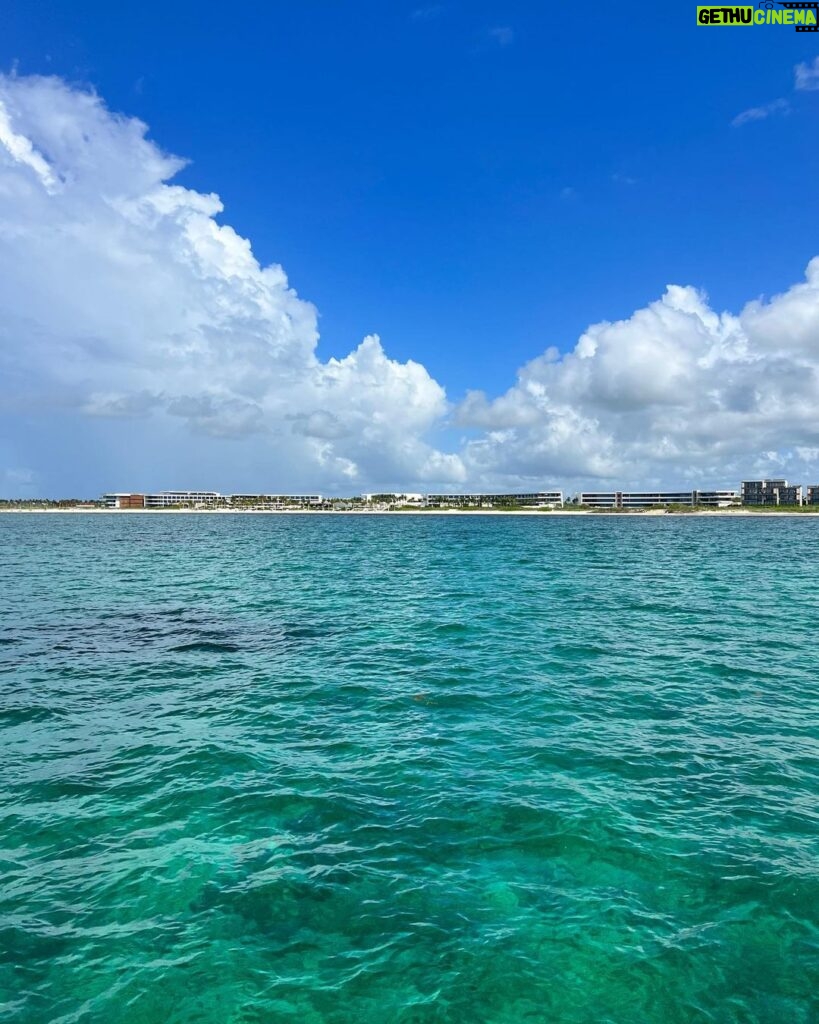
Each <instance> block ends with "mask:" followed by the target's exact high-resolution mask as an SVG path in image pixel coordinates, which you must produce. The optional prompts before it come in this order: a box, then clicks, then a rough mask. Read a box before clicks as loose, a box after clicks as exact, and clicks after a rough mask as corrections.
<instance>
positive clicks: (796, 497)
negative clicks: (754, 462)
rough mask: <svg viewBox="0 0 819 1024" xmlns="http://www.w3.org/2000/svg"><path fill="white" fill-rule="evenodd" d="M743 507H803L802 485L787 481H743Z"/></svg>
mask: <svg viewBox="0 0 819 1024" xmlns="http://www.w3.org/2000/svg"><path fill="white" fill-rule="evenodd" d="M742 504H743V505H801V504H802V486H801V484H789V483H788V481H787V480H743V481H742Z"/></svg>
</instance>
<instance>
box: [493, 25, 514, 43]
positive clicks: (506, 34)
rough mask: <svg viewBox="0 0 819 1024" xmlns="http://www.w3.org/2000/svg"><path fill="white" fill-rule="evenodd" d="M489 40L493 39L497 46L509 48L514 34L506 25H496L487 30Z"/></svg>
mask: <svg viewBox="0 0 819 1024" xmlns="http://www.w3.org/2000/svg"><path fill="white" fill-rule="evenodd" d="M489 38H490V39H493V40H494V41H495V42H496V43H497V44H498V46H509V45H510V43H512V42H514V39H515V33H514V32H513V31H512V29H511V28H509V26H508V25H496V26H495V28H490V29H489Z"/></svg>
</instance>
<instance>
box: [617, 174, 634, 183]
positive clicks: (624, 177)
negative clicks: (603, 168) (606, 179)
mask: <svg viewBox="0 0 819 1024" xmlns="http://www.w3.org/2000/svg"><path fill="white" fill-rule="evenodd" d="M611 180H612V181H613V182H614V183H615V185H636V184H637V179H636V178H632V177H630V176H629V175H628V174H612V176H611Z"/></svg>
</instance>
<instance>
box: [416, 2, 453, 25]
mask: <svg viewBox="0 0 819 1024" xmlns="http://www.w3.org/2000/svg"><path fill="white" fill-rule="evenodd" d="M444 10H445V8H444V5H443V4H426V5H425V6H424V7H416V8H415V10H414V11H413V12H412V14H411V15H410V17H411V18H412V20H413V21H432V20H433V19H434V18H440V16H441V15H442V14H443V13H444Z"/></svg>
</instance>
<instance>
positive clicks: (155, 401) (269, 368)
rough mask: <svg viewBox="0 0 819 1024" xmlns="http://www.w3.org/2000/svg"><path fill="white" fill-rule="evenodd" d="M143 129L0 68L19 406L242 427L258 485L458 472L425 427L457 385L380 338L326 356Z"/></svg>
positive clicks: (11, 365) (4, 288) (9, 318)
mask: <svg viewBox="0 0 819 1024" xmlns="http://www.w3.org/2000/svg"><path fill="white" fill-rule="evenodd" d="M146 131H147V129H146V126H145V125H144V124H142V123H141V122H140V121H138V120H136V119H133V118H125V117H119V116H116V115H114V114H112V113H111V112H110V111H109V110H108V109H107V108H106V107H105V105H104V104H103V102H102V101H101V100H100V98H99V97H97V96H96V95H95V94H94V93H92V92H90V91H87V90H82V89H76V88H72V87H70V86H68V85H67V84H66V83H64V82H62V81H60V80H59V79H56V78H23V77H4V78H0V308H1V309H2V314H3V315H2V327H0V332H1V333H0V344H1V345H2V350H1V354H0V359H2V362H1V363H0V369H2V377H3V385H2V397H3V402H4V405H5V407H6V408H7V409H8V408H9V407H11V408H12V409H14V408H16V409H20V408H22V407H24V406H25V407H26V408H29V409H30V408H32V407H37V408H40V409H41V410H44V409H49V408H51V409H53V408H54V407H60V408H69V409H74V410H76V414H77V415H79V416H85V417H100V418H104V419H105V420H108V421H110V420H112V419H115V418H118V417H126V418H131V419H133V418H140V417H153V418H156V417H162V418H164V419H165V420H166V421H167V422H168V424H171V423H172V422H173V421H175V420H181V421H183V422H184V423H185V424H186V425H187V427H188V428H189V429H190V432H191V433H193V434H198V435H200V436H209V437H211V438H233V439H239V440H241V439H244V440H245V441H247V442H248V443H253V444H254V445H255V450H256V451H257V453H258V461H259V464H260V465H259V472H258V475H257V482H258V485H259V486H262V485H266V486H268V487H272V486H275V485H276V484H277V483H279V485H281V483H282V482H284V481H283V480H282V479H281V478H282V477H284V478H285V479H288V480H290V479H292V478H293V477H294V476H297V477H299V478H300V479H303V480H305V481H306V480H307V479H314V480H315V481H316V482H317V483H321V482H324V483H328V482H330V483H332V482H333V481H334V480H336V479H343V480H346V481H349V480H357V479H359V478H360V479H361V480H365V479H366V480H378V481H389V480H396V481H398V480H399V479H400V480H403V479H404V478H407V479H411V480H416V479H419V478H420V476H422V475H423V474H424V473H425V472H427V467H430V466H431V467H433V468H434V471H435V472H436V473H441V474H444V475H445V476H446V475H448V477H449V478H451V479H452V480H457V479H459V478H460V477H461V476H462V472H463V471H462V467H461V466H460V463H459V460H457V457H456V459H455V460H454V461H449V460H447V459H446V458H444V457H443V455H442V454H441V453H436V452H435V451H434V449H432V448H431V447H430V445H429V444H427V443H426V442H425V441H424V439H423V438H424V434H425V433H426V432H427V431H428V430H429V429H430V428H431V427H432V426H433V425H434V424H435V423H436V422H437V421H438V420H439V419H440V418H441V416H442V415H443V414H444V412H445V410H446V396H445V393H444V390H443V388H442V387H441V386H440V385H439V384H437V383H436V382H435V381H434V380H433V379H432V378H431V377H430V375H429V374H428V373H427V371H426V370H425V369H424V367H423V366H421V365H419V364H418V363H414V362H407V363H399V362H397V361H395V360H392V359H389V358H388V357H387V355H386V354H385V352H384V350H383V348H382V346H381V342H380V341H379V339H378V338H377V337H369V338H366V339H364V341H363V342H362V343H361V344H360V345H359V346H358V347H357V348H356V349H355V350H354V351H352V352H351V353H350V354H349V355H348V356H346V357H345V358H343V359H330V360H329V361H327V362H322V361H320V360H318V359H317V357H316V354H315V347H316V343H317V340H318V333H317V326H316V311H315V309H314V308H313V306H312V305H310V304H309V303H308V302H305V301H303V300H302V299H300V298H299V297H298V296H297V295H296V293H295V292H294V291H293V289H292V288H290V286H289V285H288V281H287V278H286V276H285V273H284V271H283V270H282V268H281V267H279V266H268V267H263V266H260V265H259V263H258V262H257V260H256V258H255V256H254V254H253V252H252V249H251V246H250V243H249V242H248V240H247V239H245V238H242V237H241V236H240V235H238V234H237V233H236V232H235V231H234V230H233V229H232V228H231V227H230V226H228V225H224V224H220V223H218V221H217V220H216V216H217V215H218V214H220V213H221V212H222V204H221V202H220V200H219V198H218V196H216V195H213V194H210V195H203V194H201V193H198V192H195V191H193V190H192V189H188V188H184V187H181V186H179V185H175V184H172V183H170V182H171V179H172V178H173V176H174V175H175V174H176V173H177V172H178V171H179V170H180V168H181V167H182V166H183V162H182V161H180V160H178V159H177V158H175V157H172V156H169V155H168V154H166V153H164V152H162V151H161V150H160V149H159V148H158V147H157V146H156V145H155V144H154V143H153V142H151V141H150V140H149V139H148V138H147V137H146ZM168 429H169V430H170V429H171V428H170V426H169V427H168ZM254 438H255V440H250V439H254ZM90 457H93V456H92V453H88V455H87V458H90ZM247 483H248V485H250V483H251V482H250V481H248V482H247Z"/></svg>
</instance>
